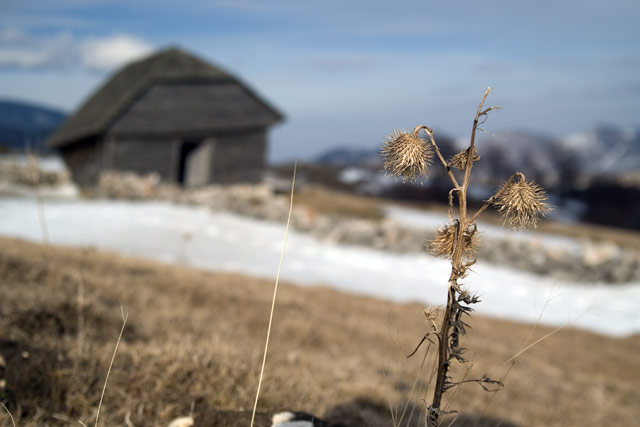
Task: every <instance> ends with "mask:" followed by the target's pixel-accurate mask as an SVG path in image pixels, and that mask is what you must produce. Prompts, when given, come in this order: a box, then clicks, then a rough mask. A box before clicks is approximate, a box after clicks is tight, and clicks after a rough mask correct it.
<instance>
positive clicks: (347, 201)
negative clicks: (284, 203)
mask: <svg viewBox="0 0 640 427" xmlns="http://www.w3.org/2000/svg"><path fill="white" fill-rule="evenodd" d="M295 199H296V206H298V207H299V206H305V207H306V208H308V209H311V210H312V211H313V212H317V213H320V214H324V215H339V216H349V217H356V218H364V219H373V220H377V219H382V218H383V217H384V213H383V211H382V207H383V203H382V202H381V200H379V199H374V198H371V197H365V196H357V195H353V194H349V193H345V192H341V191H336V190H330V189H328V188H324V187H320V186H306V187H303V189H302V190H299V191H296V196H295Z"/></svg>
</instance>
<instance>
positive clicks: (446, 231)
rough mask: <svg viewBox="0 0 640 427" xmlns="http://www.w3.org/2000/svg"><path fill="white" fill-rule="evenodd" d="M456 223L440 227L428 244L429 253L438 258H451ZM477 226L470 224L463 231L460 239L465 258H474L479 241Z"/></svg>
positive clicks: (454, 242) (454, 241)
mask: <svg viewBox="0 0 640 427" xmlns="http://www.w3.org/2000/svg"><path fill="white" fill-rule="evenodd" d="M457 228H458V225H457V224H456V223H453V224H447V225H445V226H443V227H440V229H439V230H438V233H437V234H436V238H435V239H433V241H431V243H430V244H429V246H430V249H431V253H432V254H433V255H434V256H436V257H439V258H451V257H452V256H453V251H454V249H455V244H456V230H457ZM477 231H478V229H477V227H476V225H475V224H471V225H469V226H468V227H467V229H466V230H465V231H464V235H463V239H462V244H463V248H462V256H463V257H464V258H465V259H474V258H475V254H476V251H477V250H478V246H479V243H480V238H479V237H478V234H477Z"/></svg>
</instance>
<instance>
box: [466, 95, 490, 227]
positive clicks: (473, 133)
mask: <svg viewBox="0 0 640 427" xmlns="http://www.w3.org/2000/svg"><path fill="white" fill-rule="evenodd" d="M492 90H493V89H492V88H491V86H489V87H488V88H487V90H486V91H485V92H484V95H483V96H482V100H481V101H480V105H478V111H477V112H476V118H475V119H474V120H473V127H472V129H471V142H470V143H469V153H473V149H474V147H475V142H476V129H477V128H478V119H479V118H480V117H481V116H482V115H485V116H486V111H483V110H482V106H483V105H484V101H486V99H487V96H489V93H491V91H492ZM491 108H493V107H491ZM489 110H490V109H489ZM472 157H473V156H468V157H467V166H466V167H465V170H464V180H463V181H462V187H463V188H464V189H465V190H466V189H467V188H468V186H469V175H471V167H472V166H473V158H472ZM463 225H466V224H463Z"/></svg>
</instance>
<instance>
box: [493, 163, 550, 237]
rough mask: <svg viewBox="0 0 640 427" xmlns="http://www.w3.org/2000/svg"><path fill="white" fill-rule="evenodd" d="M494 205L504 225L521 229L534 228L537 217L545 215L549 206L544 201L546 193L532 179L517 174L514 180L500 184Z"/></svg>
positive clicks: (536, 223)
mask: <svg viewBox="0 0 640 427" xmlns="http://www.w3.org/2000/svg"><path fill="white" fill-rule="evenodd" d="M498 193H499V194H500V196H499V197H497V198H496V200H495V202H494V205H495V206H496V208H498V212H500V214H501V215H502V218H503V223H504V225H505V226H508V227H512V228H517V229H522V228H528V227H530V228H536V226H537V225H538V218H539V217H540V216H545V215H546V214H547V213H548V212H549V211H550V210H551V208H550V206H549V205H548V204H547V203H546V202H545V201H546V200H547V194H546V193H545V191H544V189H543V188H542V187H540V186H539V185H538V184H536V183H535V182H533V181H527V180H526V178H525V177H524V175H522V174H519V178H517V179H516V180H514V181H512V182H509V181H507V182H506V183H504V184H502V186H501V187H500V189H499V190H498Z"/></svg>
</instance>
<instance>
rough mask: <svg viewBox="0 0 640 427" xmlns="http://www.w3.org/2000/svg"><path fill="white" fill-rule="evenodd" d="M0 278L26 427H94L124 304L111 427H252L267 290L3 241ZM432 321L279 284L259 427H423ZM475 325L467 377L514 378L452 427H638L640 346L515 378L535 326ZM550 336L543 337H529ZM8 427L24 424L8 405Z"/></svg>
mask: <svg viewBox="0 0 640 427" xmlns="http://www.w3.org/2000/svg"><path fill="white" fill-rule="evenodd" d="M284 262H285V268H286V262H287V261H286V257H285V261H284ZM276 267H277V266H274V272H275V269H276ZM425 274H428V272H425ZM0 277H1V278H2V280H1V282H0V296H1V297H0V355H2V357H3V359H4V362H5V366H4V368H3V367H1V366H0V375H3V377H4V378H0V380H2V379H4V380H6V385H5V387H4V388H2V389H0V401H3V402H6V404H7V407H8V409H9V410H10V411H11V413H12V414H13V417H14V418H15V419H16V423H17V425H19V426H36V425H38V426H40V425H78V426H79V425H80V424H79V423H78V421H82V422H83V423H85V424H86V425H93V423H94V422H95V412H96V408H97V406H98V401H99V399H100V394H101V391H102V386H103V384H104V380H105V375H106V373H107V369H108V366H109V361H110V359H111V356H112V353H113V349H114V346H115V343H116V340H117V337H118V333H119V332H120V328H121V324H122V317H121V306H122V307H124V310H125V311H126V312H128V314H129V317H128V322H127V325H126V328H125V333H124V336H123V340H122V342H121V344H120V347H119V350H118V353H117V355H116V358H115V363H114V366H113V370H112V372H111V375H110V377H109V382H108V385H107V389H106V394H105V397H104V404H103V407H102V411H101V414H100V425H105V426H112V425H129V426H131V425H135V426H151V425H167V424H168V422H169V421H170V420H171V419H173V418H175V417H178V416H184V415H189V414H190V412H191V410H192V408H193V416H194V418H195V421H196V425H198V426H216V425H217V426H236V425H238V426H240V425H242V426H248V425H249V421H248V420H249V415H248V412H247V411H248V410H250V409H251V408H252V406H253V399H254V396H255V391H256V386H257V382H258V374H259V370H260V363H261V358H262V350H263V346H264V338H265V334H266V328H267V321H268V315H269V309H270V303H271V295H272V292H273V283H272V282H271V281H265V280H259V279H254V278H249V277H246V276H242V275H236V274H219V273H210V272H203V271H196V270H191V269H187V268H179V267H171V266H166V265H162V264H158V263H153V262H149V261H143V260H139V259H130V258H124V257H120V256H117V255H114V254H109V253H101V252H96V251H95V250H91V249H70V248H59V247H44V246H41V245H35V244H30V243H25V242H22V241H18V240H10V239H4V238H3V239H0ZM442 281H443V286H444V283H446V278H445V277H443V278H442ZM470 283H471V285H472V283H473V280H472V278H471V280H470ZM388 286H393V283H389V284H388ZM479 291H480V292H481V290H479ZM444 296H445V290H444V288H443V295H442V297H443V298H444ZM438 297H439V296H438ZM422 309H423V307H422V306H421V305H418V304H395V303H391V302H387V301H381V300H377V299H373V298H367V297H362V296H356V295H350V294H346V293H341V292H338V291H334V290H331V289H328V288H326V287H322V286H317V287H298V286H295V285H294V284H289V283H284V284H281V287H280V290H279V294H278V299H277V304H276V311H275V318H274V329H273V333H272V337H271V344H270V352H269V356H268V358H267V365H266V374H265V378H264V383H263V391H262V394H261V396H262V397H261V401H260V405H259V411H260V414H259V417H258V419H257V421H258V422H257V425H261V426H268V425H269V424H270V423H269V418H270V414H272V413H273V412H274V411H280V410H306V411H309V412H312V413H315V414H317V415H320V416H325V417H326V418H328V419H330V420H338V419H347V420H349V422H350V425H354V426H356V425H372V426H383V425H384V426H387V425H392V424H393V423H392V415H391V414H392V412H393V413H395V414H398V413H401V412H402V410H403V408H404V407H405V406H404V405H405V402H408V411H407V414H408V413H409V412H410V411H411V408H414V407H415V412H414V415H413V417H412V419H411V424H410V425H419V424H418V423H416V420H417V419H418V415H419V414H420V412H421V410H422V409H423V404H422V403H421V400H422V399H423V398H424V397H425V380H426V379H427V377H428V375H427V374H426V373H424V372H423V375H421V376H420V378H419V380H418V381H417V383H416V384H417V385H416V388H415V389H414V391H413V392H412V388H413V385H414V382H415V381H416V374H417V373H418V371H419V370H420V362H421V360H422V358H423V356H424V354H425V353H424V352H423V351H421V352H420V353H419V354H418V355H416V356H414V357H413V358H411V359H406V357H405V356H406V355H407V354H408V353H410V352H411V351H412V350H413V348H414V347H415V346H416V344H417V342H418V341H419V339H420V338H421V337H422V335H423V334H424V333H425V332H426V330H427V329H426V325H425V323H424V317H423V315H422ZM471 324H472V327H473V329H472V330H471V331H470V333H469V336H468V337H466V338H464V346H465V347H466V348H468V349H469V350H468V353H467V356H468V359H470V360H472V363H470V364H468V365H466V366H467V367H468V366H471V370H470V372H467V373H466V378H471V377H480V376H482V375H483V374H485V373H486V374H489V375H490V376H493V377H497V378H503V377H504V375H505V373H507V372H508V373H509V374H508V376H507V377H506V378H505V379H504V382H505V387H504V388H503V389H502V390H500V391H499V392H498V393H495V394H494V393H489V392H486V391H483V390H482V388H480V387H479V386H478V385H476V384H473V383H469V384H465V385H464V386H463V387H462V388H461V389H460V392H459V393H456V394H455V398H454V399H453V402H452V403H450V406H449V409H457V410H459V411H460V412H461V413H462V414H463V415H464V416H460V417H459V421H460V420H463V419H467V422H465V423H463V422H457V423H456V424H453V425H469V426H471V425H503V426H508V425H512V424H516V425H530V426H605V425H606V426H634V425H638V423H639V422H640V387H639V385H640V357H639V356H638V355H639V354H640V336H637V335H636V336H633V337H629V338H624V339H616V338H611V337H606V336H602V335H597V334H594V333H590V332H585V331H579V330H575V329H571V328H566V329H564V330H562V331H560V332H558V333H557V334H556V335H554V336H552V337H551V338H548V339H546V340H544V341H542V342H541V343H540V344H538V345H537V346H535V347H534V348H532V349H531V350H529V351H527V352H526V353H524V354H523V355H522V356H520V357H519V358H518V359H517V361H516V363H515V364H514V365H513V366H512V367H511V365H510V364H507V365H505V363H504V362H505V361H506V360H507V359H509V357H510V356H512V355H513V354H515V353H517V352H518V351H519V350H520V349H521V348H522V347H523V344H524V343H525V342H526V340H527V338H528V337H529V335H530V333H531V330H532V326H531V325H525V324H519V323H514V322H509V321H505V320H498V319H491V318H487V317H481V316H476V317H474V318H473V319H472V320H471ZM548 332H549V329H548V328H545V327H541V326H540V327H538V328H537V329H536V330H535V331H534V333H533V338H534V339H536V338H538V337H541V336H543V335H544V334H546V333H548ZM426 349H427V346H426V345H425V346H423V350H426ZM454 372H455V374H457V375H459V376H462V375H465V372H466V371H464V370H461V369H456V370H454ZM453 395H454V393H449V394H448V396H449V398H451V397H452V396H453ZM480 415H483V416H484V420H485V421H482V422H481V421H477V420H478V419H479V416H480ZM345 417H346V418H345ZM408 419H409V416H408V415H406V416H405V418H404V420H403V423H402V425H408V424H407V421H408ZM489 419H493V420H498V421H496V422H493V423H488V422H486V421H487V420H489ZM0 425H1V426H11V425H12V424H11V421H10V418H9V416H8V415H7V414H6V412H2V409H1V408H0ZM445 425H447V424H445Z"/></svg>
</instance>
